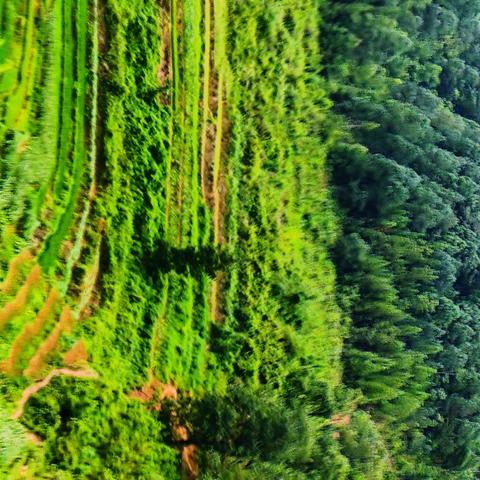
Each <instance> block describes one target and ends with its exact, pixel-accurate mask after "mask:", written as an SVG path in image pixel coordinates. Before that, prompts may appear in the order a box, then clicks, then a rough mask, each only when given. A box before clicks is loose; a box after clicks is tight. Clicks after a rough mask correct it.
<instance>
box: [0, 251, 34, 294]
mask: <svg viewBox="0 0 480 480" xmlns="http://www.w3.org/2000/svg"><path fill="white" fill-rule="evenodd" d="M32 259H33V256H32V254H31V253H30V251H29V250H22V251H21V252H20V253H19V254H18V255H17V256H16V257H15V258H14V259H13V260H12V261H11V262H10V265H9V266H8V273H7V276H6V277H5V280H4V281H3V283H2V287H1V291H2V292H3V293H10V291H11V290H12V288H13V285H14V284H15V281H16V280H17V277H18V270H19V268H20V267H21V266H22V264H24V263H25V262H28V261H29V260H32Z"/></svg>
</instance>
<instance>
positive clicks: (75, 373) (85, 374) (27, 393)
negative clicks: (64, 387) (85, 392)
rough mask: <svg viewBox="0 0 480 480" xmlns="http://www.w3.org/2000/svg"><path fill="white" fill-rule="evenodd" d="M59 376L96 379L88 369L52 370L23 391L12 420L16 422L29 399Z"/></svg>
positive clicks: (94, 373) (95, 374)
mask: <svg viewBox="0 0 480 480" xmlns="http://www.w3.org/2000/svg"><path fill="white" fill-rule="evenodd" d="M60 375H65V376H68V377H77V378H98V374H97V372H95V371H94V370H90V369H84V370H73V369H71V368H56V369H55V370H52V371H51V372H50V373H49V374H48V375H47V376H46V377H45V378H44V379H43V380H41V381H40V382H37V383H34V384H33V385H30V386H29V387H27V388H26V389H25V390H24V391H23V393H22V398H21V399H20V400H19V402H18V404H17V409H16V410H15V412H14V413H13V414H12V416H11V418H12V419H14V420H18V419H19V418H20V417H21V416H22V415H23V411H24V409H25V405H26V404H27V402H28V400H29V399H30V397H31V396H32V395H34V394H35V393H37V392H38V391H40V390H41V389H42V388H45V387H46V386H47V385H48V384H49V383H50V382H51V381H52V379H53V378H54V377H58V376H60Z"/></svg>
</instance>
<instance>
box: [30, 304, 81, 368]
mask: <svg viewBox="0 0 480 480" xmlns="http://www.w3.org/2000/svg"><path fill="white" fill-rule="evenodd" d="M72 325H73V317H72V311H71V310H70V307H69V306H66V307H65V308H64V309H63V311H62V315H61V316H60V320H59V321H58V323H57V325H55V328H54V329H53V330H52V332H51V333H50V335H49V336H48V337H47V339H46V340H45V341H44V342H43V343H42V344H41V345H40V347H39V349H38V350H37V352H36V353H35V355H34V356H33V357H32V358H31V359H30V362H29V363H28V367H27V368H26V369H25V372H24V374H25V376H27V377H31V376H33V375H35V374H37V373H38V372H39V371H40V370H41V369H42V368H43V365H44V363H45V359H46V357H47V355H48V354H49V353H50V352H51V351H52V350H53V349H54V348H55V346H56V345H57V342H58V340H59V338H60V335H61V334H62V332H64V331H68V330H70V329H71V328H72Z"/></svg>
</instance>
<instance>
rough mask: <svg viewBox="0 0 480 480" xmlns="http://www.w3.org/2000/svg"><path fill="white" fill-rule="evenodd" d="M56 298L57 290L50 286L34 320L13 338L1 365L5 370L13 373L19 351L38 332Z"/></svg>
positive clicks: (57, 297)
mask: <svg viewBox="0 0 480 480" xmlns="http://www.w3.org/2000/svg"><path fill="white" fill-rule="evenodd" d="M58 299H59V295H58V292H57V290H55V288H52V289H51V290H50V293H49V295H48V297H47V300H46V301H45V303H44V305H43V307H42V308H41V310H40V311H39V312H38V314H37V317H36V318H35V320H34V321H33V322H32V323H30V324H28V325H27V326H25V328H24V329H23V331H22V332H21V333H20V335H19V336H18V337H17V338H16V339H15V342H14V343H13V346H12V350H11V352H10V356H9V357H8V358H7V360H6V361H5V363H4V365H3V368H4V370H5V371H7V372H9V373H13V371H14V367H15V363H16V361H17V360H18V357H19V356H20V353H21V352H22V350H23V349H24V347H25V345H26V344H27V343H28V341H29V340H30V339H31V338H33V337H35V336H36V335H38V334H39V333H40V331H41V330H42V328H43V326H44V325H45V322H46V320H47V319H48V317H49V315H50V314H51V312H52V310H53V307H54V306H55V303H56V302H57V301H58Z"/></svg>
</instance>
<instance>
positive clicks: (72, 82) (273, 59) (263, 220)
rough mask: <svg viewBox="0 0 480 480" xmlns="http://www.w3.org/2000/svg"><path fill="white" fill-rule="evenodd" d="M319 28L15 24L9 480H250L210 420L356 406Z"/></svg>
mask: <svg viewBox="0 0 480 480" xmlns="http://www.w3.org/2000/svg"><path fill="white" fill-rule="evenodd" d="M317 23H318V22H317V12H316V7H315V2H313V1H311V0H301V1H281V2H271V3H270V4H265V5H262V6H260V5H259V2H256V1H254V0H242V1H237V0H233V1H229V2H227V1H226V0H170V1H161V2H158V1H153V0H130V1H126V0H115V1H114V0H78V1H73V0H8V1H0V38H1V42H0V115H1V122H0V145H1V147H0V148H1V150H0V151H1V158H2V161H1V187H0V190H1V196H0V202H1V208H0V211H1V213H0V235H1V238H2V243H1V248H0V266H1V279H2V283H1V292H0V329H1V330H0V336H1V343H0V360H1V374H0V375H1V377H0V378H1V386H2V387H1V397H0V415H1V418H2V420H1V421H2V424H1V426H0V430H1V432H0V433H1V440H0V443H1V446H2V449H1V451H0V466H1V468H2V472H3V474H4V475H7V478H12V479H14V478H35V479H37V478H95V479H98V478H111V479H132V478H139V479H140V478H145V479H157V478H158V479H160V478H165V479H174V478H180V476H182V475H183V476H185V477H188V478H190V477H195V476H198V475H201V476H204V478H211V477H208V475H210V473H209V472H210V471H211V472H214V471H215V469H217V470H218V468H220V469H222V468H226V469H227V470H229V469H230V470H231V469H233V470H235V471H237V474H239V473H238V472H239V471H240V470H238V468H240V467H238V466H235V465H236V464H237V463H238V462H237V461H233V463H232V464H231V466H230V467H229V466H228V465H229V462H230V460H228V458H230V459H234V457H235V455H233V454H232V455H229V456H227V457H225V461H222V462H220V463H221V464H223V465H224V466H223V467H221V466H219V465H217V466H216V467H215V466H214V465H216V463H215V462H217V464H218V461H217V460H215V458H216V457H215V455H214V454H213V453H208V452H211V450H210V449H211V445H210V443H208V441H207V440H205V439H202V435H203V434H206V429H201V428H200V427H199V426H198V427H197V426H196V424H195V420H194V418H195V417H194V414H193V413H190V414H189V413H188V412H192V411H194V410H195V408H197V406H198V405H199V402H200V403H201V402H202V401H206V400H205V399H207V400H208V399H209V398H218V399H222V398H228V395H231V394H232V393H231V392H232V388H233V389H234V390H235V389H237V390H238V389H240V390H241V391H243V390H242V389H248V390H249V391H250V390H251V391H252V392H258V393H257V394H255V395H260V397H262V398H263V397H265V402H266V403H265V405H267V406H268V405H270V404H272V405H271V406H272V408H273V407H275V408H280V407H277V406H275V405H276V403H275V405H274V404H273V403H272V402H273V399H274V398H275V399H277V400H275V402H277V403H278V402H284V401H285V400H283V399H284V398H287V397H289V396H290V397H291V395H292V392H296V393H295V394H294V395H293V397H292V398H296V397H297V396H298V397H299V398H304V397H305V396H307V397H308V396H309V395H310V396H311V395H315V393H314V392H309V391H307V390H308V388H309V387H308V385H307V384H308V383H309V382H314V383H315V384H318V388H319V392H323V393H321V394H322V395H324V396H325V395H326V396H327V397H329V396H330V397H332V396H333V395H334V392H335V391H336V390H337V389H339V388H341V385H340V384H341V369H340V364H339V361H340V352H341V347H342V331H341V329H340V313H339V310H338V308H337V307H336V304H335V298H334V296H335V293H334V282H335V278H334V269H333V266H332V264H331V262H330V260H329V259H328V256H327V251H328V248H329V246H330V245H331V244H332V243H333V241H334V238H335V235H336V225H335V219H334V216H333V213H332V207H331V204H330V201H329V198H328V192H327V189H326V179H325V175H326V174H325V168H324V163H325V158H326V145H327V143H328V140H325V138H326V137H327V135H326V128H324V127H323V126H322V125H323V124H324V123H325V122H324V117H325V113H326V111H327V110H328V107H329V102H328V100H326V97H325V92H324V87H323V86H322V83H321V81H320V80H319V76H318V68H319V51H318V44H317V40H316V35H317V29H318V25H317ZM313 224H314V225H315V228H314V229H311V228H310V225H313ZM313 265H315V268H312V266H313ZM262 392H263V393H262ZM266 392H270V393H266ZM242 395H243V394H242ZM268 396H270V399H268V398H267V397H268ZM302 396H303V397H302ZM247 397H248V395H247ZM247 397H245V398H247ZM248 398H250V397H248ZM332 398H333V397H332ZM287 403H288V402H287ZM290 403H292V402H290ZM294 404H295V402H293V404H291V405H290V407H288V408H289V409H290V410H291V411H292V412H294V411H296V410H298V407H296V406H295V405H294ZM282 405H283V403H282ZM262 408H264V407H262ZM282 408H283V407H282ZM285 408H287V407H285ZM192 409H193V410H192ZM287 410H288V409H287ZM290 410H288V411H290ZM274 411H276V410H274ZM285 411H286V410H285ZM169 412H170V413H169ZM282 412H283V410H282ZM306 414H307V413H306V412H304V413H302V414H301V415H300V414H298V412H297V414H295V415H297V417H298V421H299V422H301V418H303V419H304V420H303V422H307V424H305V425H304V426H303V427H302V428H303V429H304V430H305V431H309V432H310V433H311V434H312V435H313V432H314V431H316V429H318V428H319V426H318V425H320V428H321V429H324V430H325V432H326V433H325V438H326V439H329V440H328V442H327V443H328V444H330V443H331V444H332V445H331V446H329V447H326V448H331V449H333V450H335V451H337V450H338V447H336V446H335V441H334V440H332V439H331V436H332V435H333V432H334V431H335V430H336V427H335V425H336V423H335V421H332V422H330V421H329V416H330V413H329V412H326V413H324V414H321V415H320V417H318V418H319V419H320V418H321V417H322V415H323V417H324V420H323V421H322V422H323V423H322V422H320V424H319V423H318V422H319V420H315V421H314V420H313V419H311V420H308V418H307V417H305V415H306ZM191 415H193V416H191ZM282 415H284V414H283V413H282ZM291 415H294V413H292V414H291ZM298 415H300V416H298ZM302 415H303V416H302ZM206 418H208V415H207V417H206ZM279 418H284V417H283V416H281V417H279ZM265 421H268V418H267V417H265ZM282 421H283V420H282ZM321 425H323V426H321ZM332 438H333V437H332ZM254 441H256V440H254ZM203 443H205V444H204V445H203ZM318 448H320V447H319V446H318V445H317V446H312V449H313V450H312V452H313V451H316V449H317V450H318ZM322 448H323V447H322ZM333 450H332V451H333ZM337 454H338V455H340V454H339V453H338V452H337ZM299 461H300V460H299ZM199 464H200V470H199ZM282 464H283V463H282V461H281V460H275V461H274V460H272V461H271V462H270V463H268V462H267V463H265V462H263V463H260V464H259V465H258V466H255V467H254V470H255V469H257V468H258V469H260V470H258V471H264V475H270V474H272V475H274V474H275V473H274V472H275V471H277V470H278V468H281V467H280V466H281V465H282ZM232 465H233V466H232ZM269 465H270V466H269ZM242 468H246V467H242ZM282 468H283V467H282ZM262 469H263V470H262ZM276 469H277V470H276ZM227 470H226V471H227ZM233 470H232V471H233ZM247 470H248V468H247ZM252 471H253V470H252ZM255 471H257V470H255ZM269 471H271V472H273V473H268V472H269ZM217 474H218V475H223V474H220V473H217ZM212 475H214V473H212ZM225 475H226V473H225ZM252 475H260V473H256V474H252ZM212 478H213V477H212ZM215 478H216V477H215ZM221 478H224V477H221ZM225 478H226V477H225ZM232 478H233V477H232ZM235 478H236V477H235ZM252 478H257V477H252ZM262 478H267V477H262ZM272 478H273V477H272ZM275 478H277V477H275Z"/></svg>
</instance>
